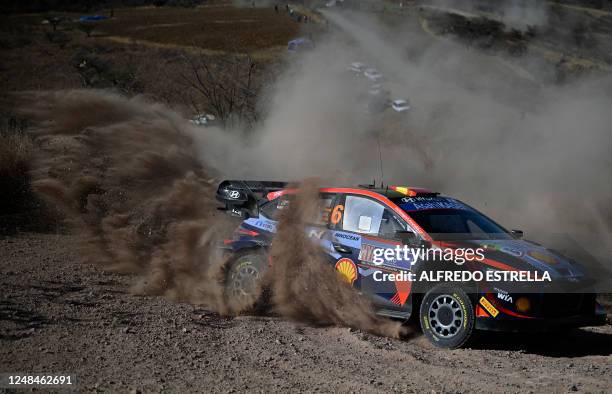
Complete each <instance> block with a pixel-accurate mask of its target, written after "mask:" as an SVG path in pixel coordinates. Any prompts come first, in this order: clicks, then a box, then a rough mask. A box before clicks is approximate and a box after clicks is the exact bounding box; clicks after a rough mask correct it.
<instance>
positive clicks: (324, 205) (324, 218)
mask: <svg viewBox="0 0 612 394" xmlns="http://www.w3.org/2000/svg"><path fill="white" fill-rule="evenodd" d="M335 197H336V195H335V194H329V193H322V194H321V195H320V198H319V206H318V208H319V209H318V210H317V212H318V217H317V218H316V219H315V223H314V224H317V225H320V226H327V225H328V224H329V218H330V215H331V211H332V208H331V207H332V204H333V202H334V198H335Z"/></svg>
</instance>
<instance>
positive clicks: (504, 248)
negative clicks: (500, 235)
mask: <svg viewBox="0 0 612 394" xmlns="http://www.w3.org/2000/svg"><path fill="white" fill-rule="evenodd" d="M499 250H500V251H501V252H504V253H506V254H509V255H511V256H515V257H522V256H523V252H522V251H520V250H518V249H514V248H511V247H510V246H502V247H501V248H500V249H499Z"/></svg>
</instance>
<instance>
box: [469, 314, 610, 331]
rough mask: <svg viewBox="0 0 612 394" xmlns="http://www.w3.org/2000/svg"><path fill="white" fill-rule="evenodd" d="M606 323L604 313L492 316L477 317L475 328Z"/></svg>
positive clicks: (553, 327)
mask: <svg viewBox="0 0 612 394" xmlns="http://www.w3.org/2000/svg"><path fill="white" fill-rule="evenodd" d="M605 324H606V314H605V313H604V314H593V315H589V316H582V315H579V316H570V317H563V318H546V319H497V318H492V317H477V318H476V329H478V330H485V331H506V332H544V331H554V330H559V329H564V328H578V327H589V326H602V325H605Z"/></svg>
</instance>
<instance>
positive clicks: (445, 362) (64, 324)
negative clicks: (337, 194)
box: [0, 233, 612, 393]
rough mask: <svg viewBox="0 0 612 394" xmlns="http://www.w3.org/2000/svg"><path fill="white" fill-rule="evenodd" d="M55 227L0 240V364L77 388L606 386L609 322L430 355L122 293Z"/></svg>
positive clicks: (121, 282) (611, 351)
mask: <svg viewBox="0 0 612 394" xmlns="http://www.w3.org/2000/svg"><path fill="white" fill-rule="evenodd" d="M74 245H75V239H74V237H71V236H66V235H53V234H35V233H30V234H21V235H19V236H16V237H4V238H0V264H1V269H2V275H1V276H0V280H1V282H2V283H1V288H2V292H1V294H0V372H22V373H26V372H29V373H34V372H45V373H49V372H56V373H57V372H63V373H71V374H75V375H77V379H78V389H79V391H88V392H91V391H93V392H96V391H107V392H126V391H127V392H160V391H167V392H184V391H186V390H189V391H207V392H208V391H212V392H237V391H255V392H269V391H286V390H292V391H309V392H310V391H323V392H329V391H335V392H361V391H366V392H391V391H398V392H422V391H423V390H427V391H428V392H429V391H432V392H433V391H435V392H473V391H486V392H492V391H495V392H518V391H521V392H541V391H544V390H545V391H547V392H551V391H552V392H568V391H585V392H602V393H603V392H609V389H610V387H611V386H612V326H610V325H608V326H605V327H598V328H587V329H584V330H579V331H576V332H574V333H571V334H569V335H568V336H566V337H551V336H546V337H543V336H535V337H534V336H508V335H504V336H494V337H489V338H487V339H486V340H483V341H481V342H480V344H479V345H478V348H474V349H462V350H454V351H444V350H438V349H435V348H433V347H432V346H431V345H429V344H428V343H427V342H426V340H425V339H424V338H423V337H419V338H417V339H415V340H412V341H410V342H405V341H401V340H393V339H388V338H380V337H375V336H372V335H369V334H366V333H363V332H360V331H357V330H353V329H348V328H341V327H312V326H302V325H296V324H294V323H292V322H289V321H285V320H282V319H279V318H276V317H267V316H265V317H261V316H241V317H236V318H226V317H222V316H219V315H217V314H215V313H212V312H209V311H207V310H205V309H202V308H198V307H194V306H192V305H187V304H178V303H175V302H172V301H169V300H166V299H164V298H159V297H137V296H133V295H131V294H130V293H129V286H130V277H129V276H125V275H118V274H113V273H108V272H103V271H101V270H99V269H98V268H97V267H94V266H88V265H83V264H81V263H80V262H79V257H78V255H77V253H76V252H75V251H74Z"/></svg>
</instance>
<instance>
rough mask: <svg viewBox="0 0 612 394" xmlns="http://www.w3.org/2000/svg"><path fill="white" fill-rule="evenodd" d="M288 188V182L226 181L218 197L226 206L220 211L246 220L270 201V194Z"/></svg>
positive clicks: (218, 190)
mask: <svg viewBox="0 0 612 394" xmlns="http://www.w3.org/2000/svg"><path fill="white" fill-rule="evenodd" d="M286 187H287V182H268V181H242V180H225V181H223V182H221V183H220V184H219V187H218V188H217V194H216V197H217V200H219V201H220V202H222V203H223V204H224V207H223V208H219V209H220V210H222V211H226V212H227V213H229V214H230V215H232V216H236V217H240V218H245V217H251V216H256V215H257V213H258V212H257V210H258V208H259V206H260V205H261V204H263V203H264V202H266V201H268V200H267V198H266V196H267V194H268V193H270V192H275V191H279V190H283V189H285V188H286Z"/></svg>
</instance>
